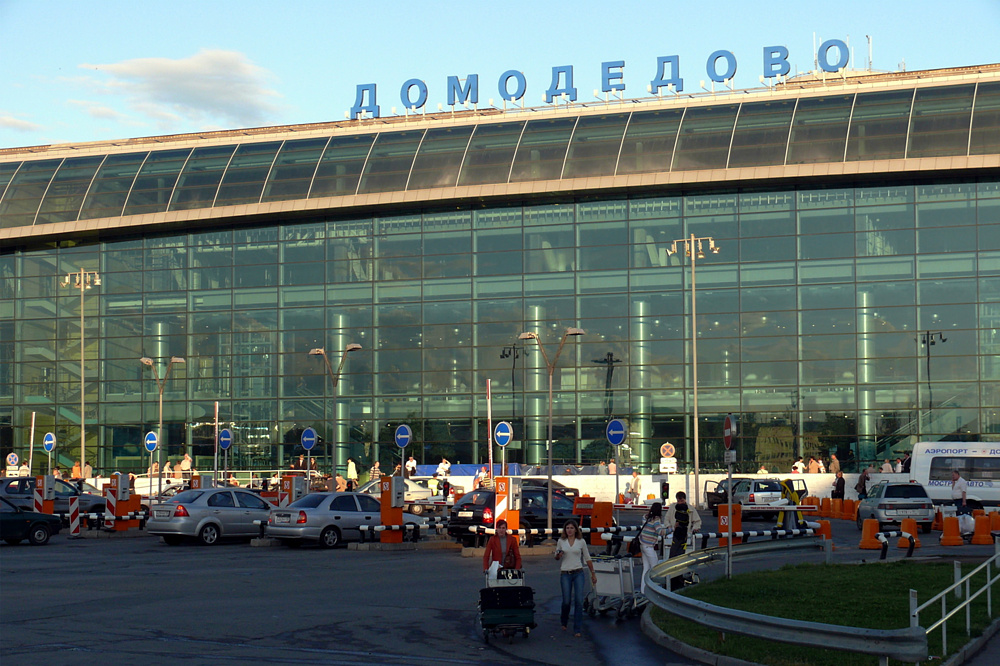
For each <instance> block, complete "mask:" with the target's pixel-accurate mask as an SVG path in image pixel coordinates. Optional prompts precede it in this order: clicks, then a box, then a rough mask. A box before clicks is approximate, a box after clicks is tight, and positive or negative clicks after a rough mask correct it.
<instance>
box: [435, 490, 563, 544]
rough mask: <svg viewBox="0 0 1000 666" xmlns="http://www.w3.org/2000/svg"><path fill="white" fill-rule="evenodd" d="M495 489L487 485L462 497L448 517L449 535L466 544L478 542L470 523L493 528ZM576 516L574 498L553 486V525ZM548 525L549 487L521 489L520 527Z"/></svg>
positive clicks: (529, 527) (554, 526)
mask: <svg viewBox="0 0 1000 666" xmlns="http://www.w3.org/2000/svg"><path fill="white" fill-rule="evenodd" d="M495 514H496V492H494V491H493V490H489V489H486V488H480V489H479V490H473V491H472V492H471V493H467V494H465V495H463V496H462V499H460V500H459V501H458V502H457V503H456V504H455V506H453V507H452V508H451V512H450V514H449V518H448V535H449V536H451V537H454V538H455V539H458V540H459V541H461V542H462V544H463V545H465V546H471V545H472V544H473V543H474V542H475V535H474V534H473V533H472V532H470V531H469V527H471V526H483V527H493V523H494V521H495V519H496V515H495ZM570 518H573V500H572V499H570V498H569V497H567V496H566V495H564V494H563V493H562V492H561V491H558V490H556V489H555V488H553V489H552V527H553V528H555V529H560V528H562V526H563V523H565V522H566V521H567V520H569V519H570ZM547 524H548V490H547V489H546V488H538V487H532V486H529V487H528V488H524V487H522V489H521V513H520V528H521V529H537V528H544V527H546V526H547Z"/></svg>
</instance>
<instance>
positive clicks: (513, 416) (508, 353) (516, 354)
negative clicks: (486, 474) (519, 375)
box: [491, 345, 528, 474]
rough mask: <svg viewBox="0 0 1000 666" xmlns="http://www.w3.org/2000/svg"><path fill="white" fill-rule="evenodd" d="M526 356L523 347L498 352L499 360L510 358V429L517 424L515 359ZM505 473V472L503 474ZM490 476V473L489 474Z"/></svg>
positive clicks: (515, 346)
mask: <svg viewBox="0 0 1000 666" xmlns="http://www.w3.org/2000/svg"><path fill="white" fill-rule="evenodd" d="M522 353H523V354H524V355H525V356H527V355H528V350H527V349H526V348H525V347H524V346H523V345H507V346H506V347H504V348H503V349H501V350H500V358H501V359H504V358H508V357H509V358H510V359H511V361H510V427H511V428H514V427H516V424H517V396H516V395H515V391H514V376H515V373H516V371H517V359H519V358H520V357H521V354H522ZM505 473H506V472H505ZM491 474H492V472H491Z"/></svg>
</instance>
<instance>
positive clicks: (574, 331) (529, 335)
mask: <svg viewBox="0 0 1000 666" xmlns="http://www.w3.org/2000/svg"><path fill="white" fill-rule="evenodd" d="M584 332H585V331H584V330H583V329H580V328H567V329H566V332H565V333H563V335H562V339H561V340H559V348H558V349H557V350H556V355H555V357H554V358H553V359H552V361H551V362H550V361H549V355H548V354H546V353H545V347H543V346H542V341H541V340H540V339H539V337H538V334H537V333H534V332H532V331H528V332H525V333H522V334H521V335H519V336H517V337H518V339H519V340H534V341H535V342H537V343H538V350H539V351H541V352H542V358H543V359H545V365H546V367H547V368H548V372H549V442H548V445H549V473H548V479H549V482H548V508H547V512H548V517H547V521H546V525H547V527H548V534H549V538H550V539H551V538H552V375H553V374H554V373H555V371H556V363H558V362H559V354H561V353H562V350H563V346H564V345H565V344H566V340H567V339H568V338H569V337H570V336H571V335H583V334H584Z"/></svg>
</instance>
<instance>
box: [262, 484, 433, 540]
mask: <svg viewBox="0 0 1000 666" xmlns="http://www.w3.org/2000/svg"><path fill="white" fill-rule="evenodd" d="M426 522H427V519H426V518H413V517H411V516H405V517H404V523H406V524H410V523H416V524H424V523H426ZM381 524H382V506H381V504H379V501H378V500H377V499H375V498H373V497H371V496H370V495H365V494H361V493H311V494H309V495H306V496H305V497H303V498H302V499H300V500H298V501H296V502H292V503H291V504H289V505H288V506H287V507H284V508H280V509H272V510H271V516H270V518H268V521H267V535H268V536H270V537H275V538H277V539H283V540H284V542H285V543H286V544H287V545H289V546H296V545H298V544H300V543H302V542H303V541H316V542H318V543H319V545H320V546H322V547H323V548H333V547H335V546H338V545H340V543H341V542H344V541H359V540H360V539H361V526H362V525H381Z"/></svg>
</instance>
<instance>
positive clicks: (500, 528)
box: [483, 520, 521, 571]
mask: <svg viewBox="0 0 1000 666" xmlns="http://www.w3.org/2000/svg"><path fill="white" fill-rule="evenodd" d="M494 562H499V563H500V568H502V569H520V568H521V548H520V546H518V544H517V537H516V536H513V535H511V534H508V533H507V521H506V520H498V521H497V524H496V534H494V535H493V536H491V537H490V539H489V541H487V542H486V550H485V552H484V553H483V571H489V568H490V566H491V565H492V564H493V563H494Z"/></svg>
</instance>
